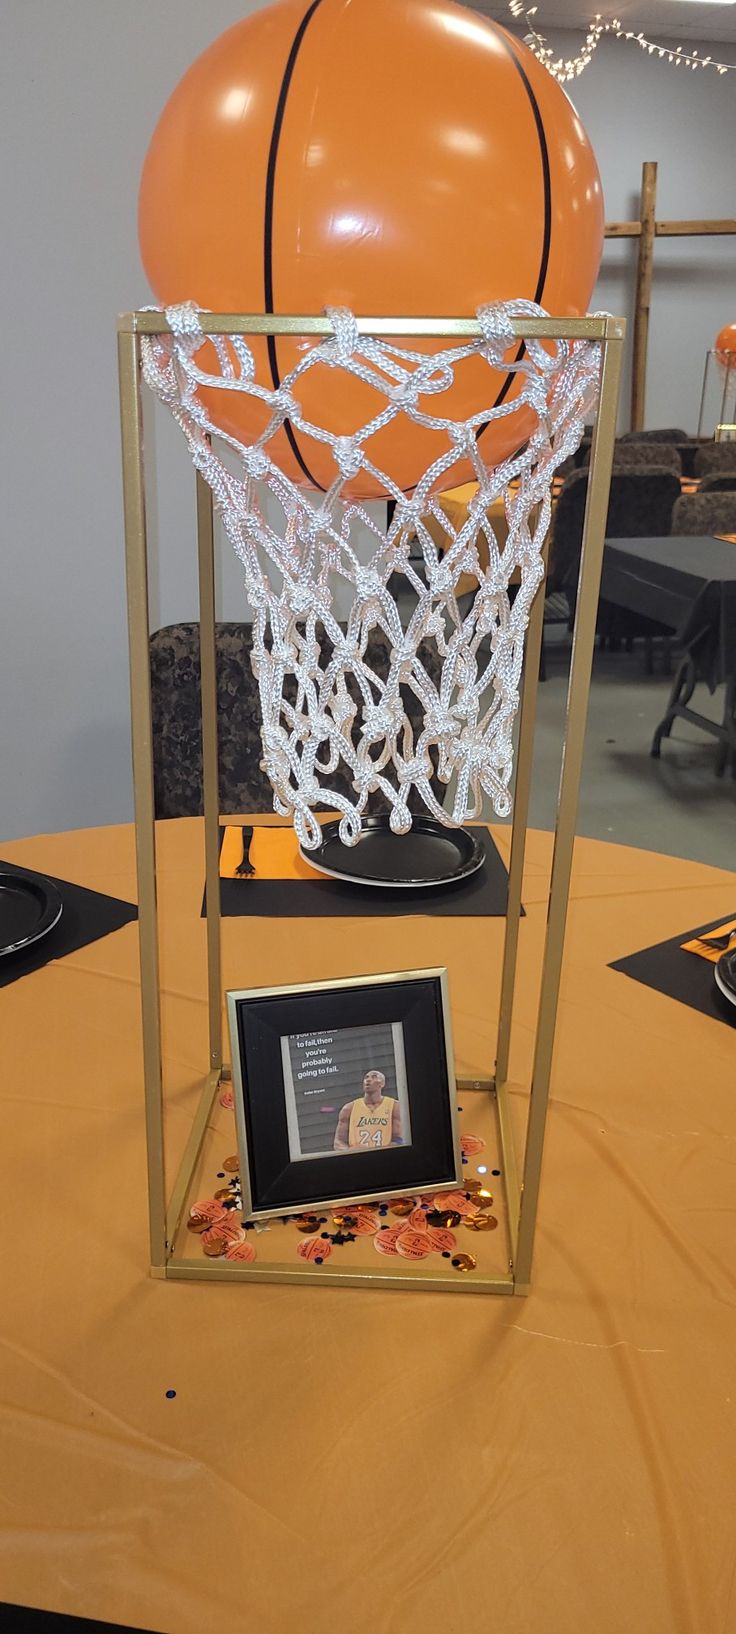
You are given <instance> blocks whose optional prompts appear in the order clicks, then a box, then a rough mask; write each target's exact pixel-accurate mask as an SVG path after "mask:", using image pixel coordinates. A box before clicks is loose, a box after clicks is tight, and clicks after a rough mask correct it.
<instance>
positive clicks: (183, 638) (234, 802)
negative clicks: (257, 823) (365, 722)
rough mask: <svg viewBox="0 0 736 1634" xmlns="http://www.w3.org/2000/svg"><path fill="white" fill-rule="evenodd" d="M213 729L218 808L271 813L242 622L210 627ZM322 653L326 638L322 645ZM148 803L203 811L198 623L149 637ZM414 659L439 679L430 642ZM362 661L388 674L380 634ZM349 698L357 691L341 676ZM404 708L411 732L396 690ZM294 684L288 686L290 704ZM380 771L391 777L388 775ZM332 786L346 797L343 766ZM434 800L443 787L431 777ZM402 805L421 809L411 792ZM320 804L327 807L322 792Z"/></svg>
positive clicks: (413, 702) (412, 702) (182, 813)
mask: <svg viewBox="0 0 736 1634" xmlns="http://www.w3.org/2000/svg"><path fill="white" fill-rule="evenodd" d="M215 642H216V666H217V726H218V757H219V793H220V810H221V812H222V813H223V814H224V815H232V814H234V813H242V812H262V811H273V791H272V789H271V784H270V783H269V781H268V778H267V777H266V774H265V772H264V771H263V770H262V767H261V758H262V754H263V750H262V746H261V737H260V714H261V711H260V702H259V697H258V683H257V681H256V678H255V676H254V674H253V670H252V667H251V654H252V650H253V636H252V629H251V626H250V625H249V624H235V623H220V624H218V625H217V626H216V631H215ZM325 646H326V649H327V655H329V650H330V649H329V643H327V642H326V643H325ZM150 656H151V691H152V728H153V763H154V800H155V811H156V816H157V817H196V816H201V814H202V811H203V793H202V724H201V684H200V661H199V625H198V624H170V625H167V626H166V627H165V628H164V629H162V630H156V631H155V632H154V634H153V635H152V636H151V638H150ZM420 657H421V660H422V662H423V664H424V665H425V667H426V669H427V671H428V673H429V675H430V678H431V679H432V681H433V682H434V683H435V685H436V684H437V683H438V680H439V675H440V670H441V660H440V657H439V655H438V653H437V650H436V648H435V646H434V644H433V643H431V642H428V641H427V642H424V643H423V644H422V646H421V647H420ZM368 662H369V663H370V665H371V667H372V668H373V669H374V670H375V672H376V674H377V675H379V676H380V677H381V678H384V677H385V676H386V675H387V674H388V666H389V646H388V642H387V640H386V637H385V636H384V635H383V632H382V631H379V630H374V631H373V632H372V633H371V636H370V638H369V642H368ZM348 690H349V692H350V694H351V696H352V697H353V698H354V700H355V702H356V703H359V702H360V697H361V695H360V693H359V691H358V689H357V686H356V683H355V682H354V681H353V682H352V683H351V681H350V679H349V680H348ZM402 695H403V699H404V705H405V708H406V713H407V715H408V717H409V720H410V721H411V724H412V727H413V728H414V732H415V734H416V733H417V732H418V730H420V729H421V719H422V709H421V705H420V704H419V702H418V700H417V698H416V697H415V695H414V693H413V692H412V691H411V690H410V689H409V688H406V689H402ZM295 698H296V687H295V685H292V687H291V701H292V702H293V701H294V700H295ZM386 775H390V773H389V772H387V773H386ZM327 781H328V782H329V786H330V787H331V788H334V789H337V790H340V791H341V792H342V793H344V794H348V795H352V793H353V790H352V786H351V783H350V779H349V776H348V774H347V771H345V770H343V769H342V768H338V770H337V771H336V772H335V773H334V774H333V775H332V776H331V777H330V778H329V780H327ZM432 786H433V789H434V792H435V795H436V797H437V799H438V800H439V801H440V802H441V801H442V798H443V794H444V793H445V788H444V785H443V784H441V783H440V782H439V780H438V779H437V778H433V780H432ZM408 804H409V806H410V808H411V809H412V810H418V811H419V810H424V809H425V807H424V802H423V801H422V799H421V796H420V795H419V794H418V793H417V792H416V790H414V789H412V790H411V792H410V794H409V798H408ZM324 808H325V809H330V804H329V798H328V797H327V796H326V798H325V801H324ZM368 809H369V811H371V812H380V811H387V810H388V809H389V807H388V802H387V801H386V799H385V797H384V796H383V795H381V794H375V795H370V796H369V801H368Z"/></svg>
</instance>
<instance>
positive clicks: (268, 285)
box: [263, 0, 325, 493]
mask: <svg viewBox="0 0 736 1634" xmlns="http://www.w3.org/2000/svg"><path fill="white" fill-rule="evenodd" d="M321 4H322V0H312V4H311V6H310V7H309V9H308V10H307V11H306V12H305V13H304V16H303V17H302V20H301V22H300V24H299V27H298V29H297V31H296V34H295V35H294V39H293V41H292V45H291V50H290V52H289V55H288V58H287V60H286V67H285V69H284V77H283V79H282V81H281V87H280V89H279V94H278V99H277V102H276V112H275V114H274V119H273V130H272V131H271V144H270V147H269V150H268V164H267V166H266V213H265V219H264V228H263V289H264V295H265V305H266V311H267V312H273V200H274V192H275V189H276V160H277V158H278V151H279V141H280V139H281V127H282V125H283V123H284V114H285V112H286V101H287V97H288V95H289V87H290V85H291V80H292V76H293V73H294V68H295V66H296V59H297V57H298V55H299V49H300V46H301V43H302V40H303V39H304V35H305V34H306V31H307V28H308V26H309V24H310V22H311V20H312V18H313V16H314V13H315V11H316V10H317V8H318V6H320V5H321ZM266 349H267V351H268V361H269V364H270V366H271V379H272V380H273V384H274V388H275V390H276V391H278V389H279V386H280V385H281V376H280V374H279V368H278V358H277V356H276V337H275V335H269V336H268V338H267V341H266ZM284 431H285V432H286V435H287V437H288V439H289V443H290V446H291V450H292V453H293V454H294V456H295V458H296V459H297V460H298V462H299V465H300V466H301V469H302V471H303V472H304V475H305V477H307V479H308V481H309V482H311V483H312V484H313V486H314V487H315V488H318V489H319V491H320V493H324V491H325V490H324V488H323V487H322V485H321V484H320V483H319V482H317V481H316V479H315V477H314V476H313V475H312V472H311V471H310V469H309V466H308V465H307V464H306V461H305V460H304V459H303V458H302V453H301V450H300V448H299V444H298V442H297V440H296V437H295V436H294V429H293V426H292V425H291V423H290V421H289V420H285V421H284Z"/></svg>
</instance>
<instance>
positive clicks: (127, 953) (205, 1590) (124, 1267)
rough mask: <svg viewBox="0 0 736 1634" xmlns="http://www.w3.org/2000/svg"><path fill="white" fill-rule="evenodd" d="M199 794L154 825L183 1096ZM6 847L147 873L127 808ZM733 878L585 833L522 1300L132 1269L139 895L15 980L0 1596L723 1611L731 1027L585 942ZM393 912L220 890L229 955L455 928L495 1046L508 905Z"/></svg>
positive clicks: (271, 964)
mask: <svg viewBox="0 0 736 1634" xmlns="http://www.w3.org/2000/svg"><path fill="white" fill-rule="evenodd" d="M200 830H201V825H200V824H199V823H197V822H185V821H180V822H178V823H170V824H165V825H161V862H162V874H161V899H162V908H163V949H162V965H163V973H164V984H165V989H166V993H165V1003H164V1021H165V1041H166V1067H167V1079H168V1081H169V1084H170V1089H171V1101H172V1116H173V1119H174V1122H175V1124H176V1125H177V1127H179V1126H181V1127H182V1128H183V1127H184V1125H185V1123H186V1117H187V1115H188V1105H189V1099H190V1097H191V1095H192V1093H193V1086H194V1083H195V1081H196V1079H197V1077H198V1074H199V1073H200V1072H201V1071H203V1070H204V1067H205V1065H206V1054H207V1042H206V1018H205V1003H204V996H203V995H204V991H205V988H204V928H203V925H202V922H201V921H200V919H199V917H198V910H199V903H200V900H201V887H202V869H201V860H200V858H201V852H200V849H199V847H200ZM498 837H499V843H500V844H501V845H502V846H504V845H505V844H506V842H507V839H508V830H500V831H498ZM2 849H3V853H4V855H6V856H8V857H14V858H15V859H16V860H17V861H19V862H21V863H25V864H26V865H28V866H30V867H36V868H40V869H45V870H47V871H48V872H49V873H52V874H56V875H59V876H61V877H66V878H69V879H73V880H77V881H79V882H80V883H82V884H85V885H90V886H92V887H94V888H96V889H100V890H107V891H110V892H112V893H114V894H116V895H119V896H126V895H127V896H130V895H132V894H133V893H134V862H133V837H132V831H131V830H130V829H129V828H108V829H100V830H92V831H89V832H87V833H78V834H67V835H52V836H40V837H38V838H35V839H33V840H27V841H23V842H17V843H15V844H13V845H5V846H3V848H2ZM548 855H549V840H548V837H547V836H544V835H536V836H532V837H531V839H530V855H529V866H528V869H527V879H526V889H525V900H526V903H527V907H528V909H529V913H528V918H527V919H526V920H525V921H524V923H523V925H522V927H521V936H522V952H523V956H524V960H525V969H527V970H528V972H529V973H530V974H529V977H528V979H527V980H526V981H525V983H524V990H523V991H522V993H521V995H520V1000H519V1020H520V1024H521V1029H520V1031H521V1042H520V1044H519V1046H518V1050H517V1065H518V1064H521V1065H523V1061H524V1059H525V1055H526V1052H527V1051H528V1028H529V1024H530V1021H531V1016H532V1011H533V992H532V991H531V989H532V987H533V981H532V973H533V971H534V969H535V968H536V959H535V958H534V957H533V956H532V951H531V950H532V948H533V946H535V945H536V944H537V943H538V941H539V936H540V933H541V929H542V924H543V917H544V910H543V895H544V890H543V885H544V869H545V867H546V864H547V861H548ZM735 904H736V876H734V875H730V874H726V873H723V872H720V871H718V870H715V869H711V868H707V867H705V866H701V865H698V864H695V863H688V862H677V861H673V860H672V859H670V858H666V857H660V856H655V855H651V854H645V853H642V852H637V851H634V850H627V849H624V848H620V847H615V846H609V845H601V844H597V843H595V842H592V841H581V842H579V844H578V848H577V856H576V868H575V877H574V888H573V901H572V907H571V917H570V937H569V957H568V960H567V964H566V971H565V978H564V985H563V996H562V1006H561V1016H560V1036H559V1046H558V1050H557V1055H556V1062H555V1072H554V1090H553V1101H552V1107H551V1116H550V1126H549V1133H548V1145H547V1154H546V1161H545V1173H544V1184H543V1189H542V1198H541V1209H540V1225H539V1235H538V1249H537V1257H536V1263H535V1269H534V1287H533V1291H532V1293H531V1295H530V1297H529V1298H528V1299H526V1300H522V1299H517V1300H511V1299H503V1298H492V1297H487V1298H460V1297H455V1296H453V1297H449V1296H442V1295H436V1294H435V1295H430V1294H426V1295H425V1294H423V1293H413V1294H401V1293H398V1292H393V1293H381V1292H367V1291H357V1290H352V1289H340V1288H326V1289H321V1288H313V1289H301V1288H292V1287H288V1286H258V1287H245V1286H235V1287H221V1286H218V1285H214V1284H187V1283H164V1282H156V1281H151V1280H149V1279H148V1277H147V1274H146V1263H147V1262H146V1221H145V1201H144V1184H145V1170H144V1150H143V1115H142V1089H141V1057H140V1035H139V1021H138V990H137V975H136V973H137V942H136V928H135V926H134V925H130V926H127V927H126V928H125V929H123V930H121V931H118V932H116V933H115V934H114V935H112V936H110V937H108V938H107V939H105V940H104V941H101V942H98V943H95V944H93V945H91V946H89V947H87V948H85V949H83V950H81V951H80V952H78V953H75V954H72V955H70V956H69V957H68V958H66V959H64V960H62V961H60V962H59V963H58V964H53V965H50V966H48V967H47V968H45V969H43V970H41V971H39V972H37V973H36V974H34V975H32V976H30V977H28V978H26V979H24V980H21V981H19V982H17V983H15V984H14V985H12V986H9V987H6V988H5V989H4V990H2V991H0V1057H1V1061H2V1074H1V1075H0V1082H1V1087H2V1095H3V1098H4V1102H5V1105H4V1109H3V1141H2V1151H3V1184H2V1192H1V1194H0V1195H1V1198H2V1209H1V1215H2V1222H3V1239H4V1240H3V1253H2V1260H3V1278H2V1282H3V1298H2V1303H0V1340H1V1341H2V1403H3V1406H2V1418H3V1422H2V1430H3V1435H2V1441H3V1452H2V1462H3V1474H4V1480H3V1520H4V1525H3V1531H2V1536H1V1541H0V1598H5V1599H7V1600H13V1601H22V1602H27V1603H30V1604H36V1605H40V1606H44V1607H53V1608H55V1609H57V1610H60V1611H63V1612H76V1613H78V1614H81V1615H87V1616H96V1617H99V1618H109V1619H111V1620H117V1621H121V1622H129V1623H132V1624H134V1625H136V1626H140V1627H146V1628H153V1629H157V1630H162V1631H163V1634H204V1631H206V1634H210V1630H213V1631H214V1630H216V1629H221V1628H223V1629H224V1628H228V1629H233V1630H234V1631H237V1634H240V1631H241V1630H242V1631H245V1634H251V1631H253V1634H255V1631H257V1634H284V1631H285V1630H287V1629H289V1628H290V1627H291V1626H292V1625H293V1626H294V1627H297V1628H299V1629H300V1630H301V1631H303V1634H323V1631H324V1630H325V1629H326V1628H330V1627H334V1628H337V1629H340V1630H344V1631H345V1634H352V1631H353V1630H362V1629H371V1630H373V1631H375V1634H405V1631H406V1629H407V1628H411V1629H429V1628H431V1629H433V1630H435V1629H437V1630H440V1631H448V1634H449V1631H450V1630H452V1634H455V1631H456V1630H462V1629H464V1628H465V1627H468V1628H471V1627H472V1628H483V1629H485V1628H488V1629H489V1630H493V1629H499V1630H503V1634H529V1631H531V1630H539V1631H540V1634H583V1631H584V1634H588V1631H590V1634H593V1631H594V1634H620V1631H621V1629H622V1628H624V1629H627V1630H628V1631H630V1634H716V1631H717V1634H727V1631H729V1630H731V1629H732V1628H734V1627H735V1626H736V1601H735V1600H734V1589H733V1584H734V1525H733V1508H734V1485H735V1471H736V1434H735V1432H734V1417H735V1416H736V1388H735V1387H734V1365H735V1364H734V1356H735V1355H736V1309H735V1307H736V1287H735V1284H736V1273H735V1272H734V1232H733V1225H734V1205H735V1202H736V1188H735V1185H734V1154H735V1153H736V1071H735V1070H734V1032H733V1031H732V1030H731V1029H730V1028H728V1027H727V1026H725V1025H723V1024H720V1023H717V1022H715V1021H712V1020H709V1019H706V1018H705V1017H702V1016H700V1015H698V1014H696V1013H694V1012H692V1011H690V1010H688V1009H686V1008H684V1007H682V1006H679V1005H677V1004H675V1003H673V1002H672V1001H670V1000H668V999H667V998H664V997H663V996H662V995H660V994H656V993H653V992H650V991H648V990H647V989H646V988H644V987H642V986H639V985H638V984H636V983H635V982H633V981H630V980H628V979H627V978H626V977H624V976H622V975H620V974H617V973H615V972H613V971H611V970H609V969H607V968H606V966H607V962H608V961H609V960H610V959H614V958H617V957H620V956H622V955H623V954H625V953H626V952H628V951H631V950H633V949H634V948H636V947H639V946H642V945H644V944H645V943H647V942H648V941H654V940H657V939H658V938H660V937H665V936H669V935H673V934H675V933H676V932H677V931H678V930H685V929H687V928H688V927H689V926H691V925H696V924H698V923H704V922H705V921H706V920H709V919H714V918H715V917H716V916H717V915H719V914H720V913H725V912H728V911H732V910H733V908H734V905H735ZM379 926H380V922H378V921H375V920H372V921H370V922H361V921H349V920H341V921H340V922H339V924H337V923H331V922H330V921H325V920H320V921H318V922H313V921H308V920H299V921H289V920H279V921H274V922H271V923H269V922H266V921H254V920H252V919H240V920H230V921H227V922H226V924H225V926H224V958H225V976H226V980H231V979H232V978H233V976H237V977H238V978H240V979H242V984H243V985H247V984H250V983H255V982H257V981H259V980H260V981H263V982H264V983H265V982H269V981H273V980H274V979H276V978H278V979H280V980H287V981H288V980H298V979H300V978H308V977H315V976H320V975H323V974H330V973H334V970H335V968H336V966H338V965H339V967H340V968H341V969H342V970H344V971H345V973H350V972H353V971H359V970H361V969H363V970H380V969H385V968H387V967H389V968H400V967H402V966H410V965H412V964H420V963H421V964H429V963H442V962H446V963H447V964H448V966H449V969H450V983H451V992H452V1002H453V1023H454V1031H455V1039H456V1044H457V1056H458V1067H459V1070H460V1071H461V1072H462V1073H463V1074H464V1073H467V1072H470V1071H482V1070H483V1069H484V1068H485V1069H486V1070H487V1069H488V1066H489V1052H490V1050H491V1036H492V1019H491V1014H492V1013H491V1006H490V1004H489V1000H488V993H489V991H490V994H491V998H493V996H494V995H495V993H496V991H497V965H498V954H499V949H500V938H501V926H500V925H499V924H498V923H497V922H493V921H483V920H473V921H470V920H449V919H431V918H411V917H407V918H405V919H404V918H402V919H393V920H392V921H391V924H390V927H389V928H387V932H386V935H385V936H381V935H380V934H377V930H378V928H379ZM387 950H388V952H387ZM167 1389H175V1390H176V1392H177V1393H176V1397H175V1398H174V1399H171V1400H167V1398H166V1394H165V1393H166V1391H167Z"/></svg>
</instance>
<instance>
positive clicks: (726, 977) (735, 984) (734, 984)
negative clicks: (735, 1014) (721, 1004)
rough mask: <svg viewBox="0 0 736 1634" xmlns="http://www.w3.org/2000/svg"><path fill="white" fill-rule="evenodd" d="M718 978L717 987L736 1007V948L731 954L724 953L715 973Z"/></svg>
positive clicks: (732, 949)
mask: <svg viewBox="0 0 736 1634" xmlns="http://www.w3.org/2000/svg"><path fill="white" fill-rule="evenodd" d="M713 974H714V976H715V978H716V987H718V988H719V989H720V991H721V993H722V994H723V997H724V999H728V1000H729V1003H730V1004H735V1005H736V948H731V951H730V953H722V954H721V957H720V959H719V960H718V963H717V965H716V966H715V969H714V971H713Z"/></svg>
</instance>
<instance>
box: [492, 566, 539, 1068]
mask: <svg viewBox="0 0 736 1634" xmlns="http://www.w3.org/2000/svg"><path fill="white" fill-rule="evenodd" d="M546 567H547V562H546V551H545V576H544V578H543V580H542V582H541V584H540V586H539V589H538V591H537V594H536V596H535V598H534V601H533V602H532V609H531V615H530V618H529V627H528V629H527V633H526V648H525V652H524V672H523V676H522V684H521V700H520V705H519V739H518V743H517V746H516V778H515V781H514V821H513V826H512V830H511V856H510V858H509V883H508V896H507V900H506V930H505V934H504V943H503V964H502V967H501V1002H500V1008H499V1019H498V1043H497V1046H496V1087H497V1088H498V1085H499V1084H505V1083H506V1080H507V1078H508V1075H509V1050H510V1046H511V1022H512V1015H513V1007H514V986H515V982H516V961H517V956H518V948H519V925H520V922H521V886H522V878H523V874H524V857H525V853H526V832H527V821H528V818H529V796H530V793H531V786H532V759H533V755H534V727H535V723H536V714H537V692H538V689H539V663H540V658H541V654H542V633H543V628H544V597H545V591H546V579H547V574H546Z"/></svg>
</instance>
